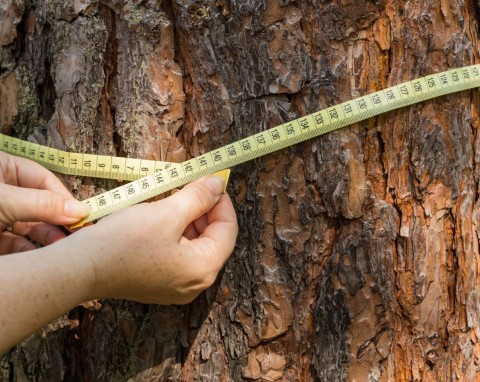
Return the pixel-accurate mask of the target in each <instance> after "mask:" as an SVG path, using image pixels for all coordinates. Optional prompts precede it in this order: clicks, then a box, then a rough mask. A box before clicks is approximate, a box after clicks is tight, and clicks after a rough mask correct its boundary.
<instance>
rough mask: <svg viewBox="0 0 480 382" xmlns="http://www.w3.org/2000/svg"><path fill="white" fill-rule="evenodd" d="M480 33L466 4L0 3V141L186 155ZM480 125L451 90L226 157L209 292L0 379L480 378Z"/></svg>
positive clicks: (61, 323)
mask: <svg viewBox="0 0 480 382" xmlns="http://www.w3.org/2000/svg"><path fill="white" fill-rule="evenodd" d="M479 21H480V1H479V0H458V1H447V0H419V1H398V0H376V1H367V0H342V1H340V0H332V1H314V0H304V1H295V0H215V1H214V0H199V1H187V0H165V1H161V0H145V1H141V0H124V1H120V0H99V1H94V0H67V1H60V0H43V1H37V0H0V131H1V132H2V133H6V134H10V135H14V136H17V137H19V138H23V139H29V140H33V141H36V142H39V143H41V144H47V145H50V146H52V147H56V148H60V149H65V150H70V151H76V152H87V153H98V154H104V155H118V156H130V157H136V158H148V159H156V160H166V161H175V162H179V161H182V160H185V159H186V158H190V157H194V156H197V155H200V154H201V153H204V152H206V151H209V150H211V149H214V148H216V147H220V146H222V145H225V144H227V143H229V142H231V141H233V140H237V139H240V138H242V137H246V136H248V135H251V134H253V133H256V132H259V131H262V130H264V129H267V128H270V127H273V126H275V125H278V124H280V123H283V122H286V121H288V120H291V119H293V118H297V117H300V116H301V115H305V114H308V113H312V112H314V111H317V110H320V109H323V108H325V107H328V106H332V105H334V104H336V103H339V102H342V101H345V100H349V99H351V98H354V97H357V96H360V95H365V94H368V93H370V92H372V91H376V90H379V89H382V88H385V87H388V86H391V85H394V84H397V83H400V82H404V81H408V80H411V79H414V78H416V77H419V76H424V75H428V74H431V73H434V72H439V71H443V70H447V69H449V68H454V67H460V66H464V65H469V64H473V63H478V62H479V59H480V49H479V41H478V39H479V36H480V29H479ZM479 115H480V94H479V92H478V90H474V91H468V92H463V93H460V94H455V95H450V96H447V97H443V98H441V99H436V100H432V101H428V102H424V103H422V104H419V105H415V106H411V107H408V108H404V109H401V110H397V111H395V112H391V113H388V114H384V115H381V116H379V117H376V118H372V119H370V120H367V121H364V122H361V123H358V124H355V125H352V126H350V127H347V128H344V129H342V130H340V131H337V132H334V133H331V134H328V135H326V136H322V137H319V138H317V139H313V140H311V141H308V142H305V143H302V144H299V145H296V146H295V147H291V148H288V149H286V150H283V151H281V152H278V153H274V154H271V155H268V156H266V157H264V158H261V159H258V160H255V161H252V162H250V163H246V164H244V165H240V166H237V167H236V168H234V169H233V175H232V177H231V181H230V184H229V187H228V190H229V193H230V195H231V196H232V198H233V200H234V202H235V207H236V211H237V213H238V219H239V225H240V233H239V236H238V240H237V245H236V249H235V251H234V254H233V255H232V257H231V259H230V260H229V261H228V263H227V264H226V266H225V268H224V270H223V271H222V272H221V274H220V275H219V278H218V280H217V282H216V284H215V286H214V287H212V288H210V289H209V290H208V291H206V292H205V293H203V294H202V295H201V296H200V297H199V298H198V299H197V300H196V301H195V302H193V303H192V304H190V305H187V306H155V305H142V304H137V303H133V302H128V301H118V300H106V301H98V302H95V303H92V304H91V305H90V306H85V307H79V308H77V309H75V310H74V311H72V312H70V313H68V315H66V316H64V317H62V318H60V319H59V320H57V321H56V322H54V323H52V324H51V325H49V326H48V327H46V328H45V329H44V330H42V331H41V332H40V333H37V334H35V335H33V336H32V337H31V338H30V339H28V340H27V341H25V342H24V343H22V344H20V345H19V346H17V347H16V348H15V349H13V350H12V351H11V352H10V353H9V354H7V355H6V356H4V357H3V358H1V360H0V380H1V381H61V380H65V381H126V380H138V381H174V380H175V381H176V380H179V381H195V380H198V381H457V380H458V381H474V380H478V379H480V372H479V371H478V369H479V363H480V342H479V341H480V324H479V320H480V304H479V303H480V301H479V295H478V294H479V270H480V262H479V261H480V258H479V246H478V243H479V242H478V238H479V233H480V232H479V229H480V202H479V196H478V191H477V190H478V181H479V162H480V135H479V134H478V131H479V130H478V129H479V128H480V116H479ZM61 178H62V179H63V180H64V181H65V183H66V184H67V185H68V187H69V189H70V190H71V191H72V192H73V193H74V195H75V196H76V197H78V198H80V199H84V198H87V197H90V196H92V195H94V194H95V193H100V192H102V191H105V190H107V189H109V188H112V187H114V186H115V185H117V183H116V182H115V181H111V180H110V181H105V180H96V179H90V178H74V177H70V176H61ZM110 240H115V233H114V232H112V237H111V238H110Z"/></svg>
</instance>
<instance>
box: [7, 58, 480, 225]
mask: <svg viewBox="0 0 480 382" xmlns="http://www.w3.org/2000/svg"><path fill="white" fill-rule="evenodd" d="M476 87H480V64H477V65H472V66H467V67H463V68H458V69H453V70H449V71H446V72H442V73H438V74H432V75H430V76H426V77H423V78H419V79H416V80H413V81H409V82H405V83H403V84H400V85H396V86H393V87H390V88H388V89H385V90H381V91H378V92H375V93H371V94H368V95H365V96H363V97H359V98H356V99H353V100H351V101H347V102H343V103H341V104H338V105H335V106H332V107H329V108H327V109H324V110H321V111H318V112H316V113H313V114H310V115H307V116H305V117H301V118H298V119H295V120H293V121H291V122H287V123H284V124H282V125H280V126H277V127H274V128H271V129H269V130H266V131H264V132H261V133H258V134H255V135H252V136H249V137H246V138H244V139H241V140H239V141H237V142H233V143H231V144H228V145H226V146H223V147H220V148H218V149H216V150H213V151H210V152H208V153H205V154H203V155H200V156H198V157H196V158H192V159H190V160H187V161H185V162H183V163H169V162H157V161H151V160H143V159H132V158H118V157H110V156H103V155H94V154H79V153H71V152H66V151H61V150H57V149H54V148H50V147H46V146H42V145H39V144H36V143H31V142H26V141H22V140H20V139H17V138H12V137H9V136H6V135H2V134H0V150H3V151H6V152H8V153H11V154H14V155H19V156H22V157H25V158H28V159H31V160H34V161H36V162H38V163H40V164H42V165H44V166H45V167H46V168H48V169H50V170H52V171H58V172H61V173H64V174H72V175H81V176H91V177H99V178H112V179H123V180H133V182H131V183H128V184H125V185H123V186H120V187H117V188H115V189H113V190H111V191H107V192H104V193H102V194H100V195H97V196H94V197H92V198H90V199H87V200H85V201H84V202H85V203H86V204H87V205H88V206H90V208H91V210H92V212H91V214H90V215H89V216H88V217H87V218H86V219H84V220H82V221H81V222H79V223H78V224H76V225H74V226H72V228H76V227H79V226H82V225H83V224H85V223H87V222H91V221H94V220H96V219H99V218H101V217H103V216H106V215H108V214H111V213H112V212H115V211H118V210H120V209H122V208H125V207H128V206H131V205H133V204H136V203H139V202H142V201H145V200H147V199H150V198H152V197H154V196H157V195H160V194H163V193H165V192H167V191H170V190H172V189H174V188H178V187H181V186H183V185H185V184H187V183H190V182H191V181H193V180H195V179H197V178H200V177H201V176H204V175H207V174H211V173H214V172H218V171H220V170H223V169H227V168H230V167H232V166H235V165H237V164H240V163H243V162H246V161H249V160H252V159H255V158H258V157H261V156H263V155H266V154H269V153H272V152H274V151H277V150H280V149H283V148H285V147H288V146H292V145H294V144H296V143H299V142H303V141H305V140H307V139H311V138H313V137H316V136H319V135H321V134H325V133H327V132H330V131H333V130H336V129H339V128H341V127H344V126H347V125H350V124H352V123H355V122H359V121H362V120H364V119H367V118H370V117H373V116H375V115H379V114H381V113H385V112H387V111H391V110H394V109H398V108H401V107H403V106H407V105H412V104H415V103H418V102H421V101H425V100H428V99H431V98H435V97H439V96H442V95H445V94H450V93H455V92H459V91H462V90H467V89H472V88H476Z"/></svg>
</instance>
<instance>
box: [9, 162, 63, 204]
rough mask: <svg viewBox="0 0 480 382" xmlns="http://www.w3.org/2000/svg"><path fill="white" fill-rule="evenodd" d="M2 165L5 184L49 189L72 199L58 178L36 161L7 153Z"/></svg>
mask: <svg viewBox="0 0 480 382" xmlns="http://www.w3.org/2000/svg"><path fill="white" fill-rule="evenodd" d="M2 159H3V158H2ZM4 167H5V170H6V171H4V174H6V176H5V182H6V183H7V184H10V185H13V186H19V187H24V188H33V189H38V190H50V191H52V192H55V193H57V194H60V195H62V196H64V197H65V198H66V199H72V194H70V192H69V191H68V190H67V189H66V188H65V186H64V185H63V183H62V182H61V181H60V179H58V178H57V177H56V176H55V175H54V174H53V173H52V172H50V171H49V170H47V169H46V168H45V167H43V166H41V165H39V164H38V163H35V162H33V161H31V160H29V159H26V158H20V157H16V156H13V155H8V156H7V157H6V159H5V165H4Z"/></svg>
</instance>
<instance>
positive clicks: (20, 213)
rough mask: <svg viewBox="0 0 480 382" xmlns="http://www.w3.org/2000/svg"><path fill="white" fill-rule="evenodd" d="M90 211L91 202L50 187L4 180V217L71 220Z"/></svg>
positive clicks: (0, 198)
mask: <svg viewBox="0 0 480 382" xmlns="http://www.w3.org/2000/svg"><path fill="white" fill-rule="evenodd" d="M89 213H90V209H89V208H88V206H87V205H85V204H83V203H81V202H79V201H78V200H76V199H73V198H71V199H67V198H65V196H63V195H59V194H56V193H54V192H52V191H48V190H34V189H30V188H22V187H15V186H11V185H8V184H0V221H4V222H5V223H10V224H12V223H15V222H17V221H22V222H45V223H50V224H71V223H75V222H77V221H79V220H80V219H82V218H84V217H85V216H87V215H88V214H89Z"/></svg>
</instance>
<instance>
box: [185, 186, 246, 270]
mask: <svg viewBox="0 0 480 382" xmlns="http://www.w3.org/2000/svg"><path fill="white" fill-rule="evenodd" d="M208 220H209V224H208V226H207V227H206V228H205V230H204V232H203V234H202V235H201V236H200V237H199V238H196V239H193V240H191V241H189V242H188V243H187V242H186V240H182V244H185V245H188V246H190V247H192V248H193V249H194V251H195V252H196V253H198V254H199V257H204V256H208V257H209V258H210V259H211V261H212V263H211V264H212V266H215V267H216V270H219V269H220V268H221V267H222V266H223V264H224V263H225V261H226V260H227V259H228V257H229V256H230V254H231V253H232V251H233V248H234V246H235V241H236V237H237V233H238V225H237V218H236V215H235V210H234V208H233V205H232V202H231V200H230V198H229V197H228V195H226V194H225V195H222V197H221V198H220V200H219V202H218V203H217V204H216V205H215V207H214V208H213V209H212V210H211V211H210V212H208Z"/></svg>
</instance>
